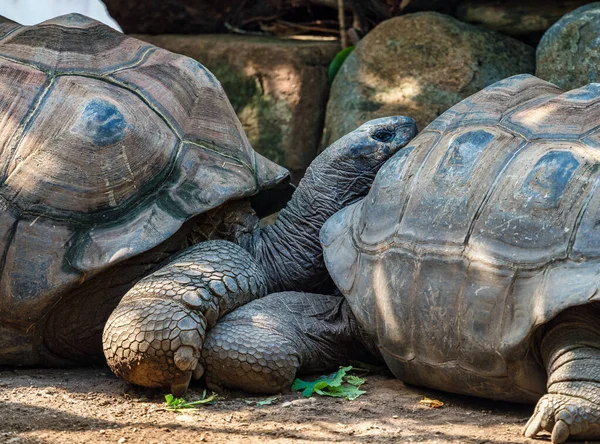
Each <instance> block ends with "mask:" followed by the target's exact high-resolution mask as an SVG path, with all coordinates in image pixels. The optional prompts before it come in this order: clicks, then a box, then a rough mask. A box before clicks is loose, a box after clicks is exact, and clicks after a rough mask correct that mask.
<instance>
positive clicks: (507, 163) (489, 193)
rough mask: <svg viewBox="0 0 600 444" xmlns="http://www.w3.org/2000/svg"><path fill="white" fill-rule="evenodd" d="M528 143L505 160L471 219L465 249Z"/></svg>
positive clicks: (525, 142) (516, 149) (523, 144)
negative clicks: (493, 196) (509, 170)
mask: <svg viewBox="0 0 600 444" xmlns="http://www.w3.org/2000/svg"><path fill="white" fill-rule="evenodd" d="M528 143H529V142H528V141H527V140H524V141H523V142H521V143H520V144H519V145H518V146H517V147H516V148H515V150H514V151H513V153H512V154H511V155H510V156H509V157H508V158H507V159H506V160H504V165H503V166H502V168H500V171H498V174H496V177H495V178H494V180H493V181H492V183H491V185H490V187H489V188H488V190H487V191H486V193H485V196H484V197H483V199H482V201H481V203H480V204H479V207H478V208H477V210H476V211H475V214H474V215H473V218H472V219H471V222H470V224H469V229H468V230H467V235H466V236H465V240H464V242H463V244H464V246H465V247H467V246H468V245H469V241H470V240H471V236H472V234H473V230H475V225H476V224H477V222H478V221H479V218H480V217H481V214H482V213H483V210H484V209H485V208H486V205H487V204H488V202H489V201H490V199H491V198H492V195H493V194H494V191H496V189H497V187H498V184H499V182H500V180H501V178H502V177H504V173H505V171H506V170H507V169H508V167H509V166H510V165H511V164H512V163H513V162H514V160H515V159H516V158H517V157H518V155H519V154H520V153H521V152H522V151H523V150H524V149H525V147H526V146H527V144H528Z"/></svg>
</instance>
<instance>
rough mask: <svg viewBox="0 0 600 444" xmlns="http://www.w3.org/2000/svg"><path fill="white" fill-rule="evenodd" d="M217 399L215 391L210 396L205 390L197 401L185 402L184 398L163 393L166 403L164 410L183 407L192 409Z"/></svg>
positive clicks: (174, 409) (212, 402) (181, 408)
mask: <svg viewBox="0 0 600 444" xmlns="http://www.w3.org/2000/svg"><path fill="white" fill-rule="evenodd" d="M217 399H218V395H217V394H216V393H212V394H211V395H210V396H206V390H204V392H203V393H202V398H201V399H199V400H198V401H193V402H187V401H186V400H185V399H184V398H176V397H174V396H173V395H172V394H170V393H169V394H168V395H165V401H166V403H167V408H166V410H169V411H172V412H178V411H180V410H184V409H194V408H196V406H197V405H211V404H214V403H215V401H216V400H217Z"/></svg>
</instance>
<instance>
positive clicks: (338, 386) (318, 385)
mask: <svg viewBox="0 0 600 444" xmlns="http://www.w3.org/2000/svg"><path fill="white" fill-rule="evenodd" d="M350 370H352V366H348V367H340V369H339V370H338V371H337V372H336V373H332V374H330V375H324V376H320V377H319V378H317V379H316V380H314V381H303V380H302V379H295V380H294V383H293V384H292V390H296V391H298V390H302V395H303V396H305V397H307V398H310V397H311V396H312V395H313V393H316V394H318V395H321V396H332V397H335V398H346V399H347V400H349V401H352V400H354V399H356V398H358V397H359V396H361V395H364V394H365V393H367V392H366V391H365V390H360V386H361V385H363V384H364V383H365V382H366V380H365V379H363V378H359V377H358V376H353V375H347V373H348V372H349V371H350Z"/></svg>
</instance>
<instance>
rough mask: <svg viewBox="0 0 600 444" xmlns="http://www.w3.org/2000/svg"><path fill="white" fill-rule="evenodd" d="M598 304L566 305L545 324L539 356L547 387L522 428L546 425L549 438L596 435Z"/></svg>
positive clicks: (599, 407)
mask: <svg viewBox="0 0 600 444" xmlns="http://www.w3.org/2000/svg"><path fill="white" fill-rule="evenodd" d="M598 319H600V310H598V307H597V306H591V305H588V306H585V307H578V308H575V309H570V310H567V311H565V312H563V313H562V314H560V315H559V316H557V317H556V319H554V320H553V321H552V322H551V323H550V325H549V326H548V330H547V331H546V333H545V334H544V336H543V339H542V343H541V349H540V352H541V356H542V359H543V361H544V364H545V366H546V369H547V372H548V383H547V385H548V393H547V394H546V395H544V396H543V397H542V398H541V399H540V400H539V401H538V403H537V406H536V408H535V412H534V414H533V416H532V417H531V419H530V420H529V421H528V423H527V425H526V426H525V428H524V430H523V433H524V435H525V436H526V437H533V436H536V435H537V434H538V432H540V431H542V430H545V431H548V432H550V433H551V434H552V442H553V443H562V442H564V441H566V440H567V439H568V438H569V437H572V438H576V439H597V438H600V327H599V326H598Z"/></svg>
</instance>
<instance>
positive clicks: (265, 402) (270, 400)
mask: <svg viewBox="0 0 600 444" xmlns="http://www.w3.org/2000/svg"><path fill="white" fill-rule="evenodd" d="M278 399H279V397H278V396H271V397H270V398H266V399H263V400H262V401H257V402H256V405H258V406H263V405H271V404H273V403H274V402H275V401H277V400H278Z"/></svg>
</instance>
